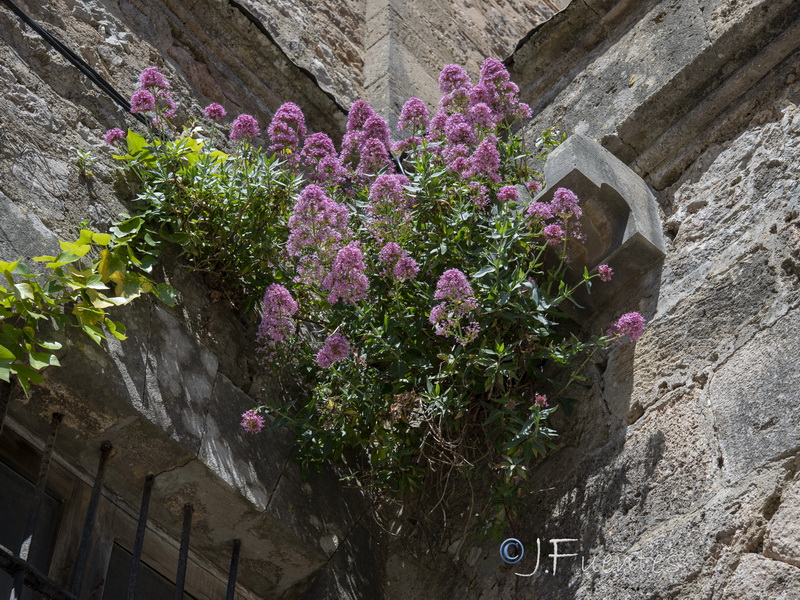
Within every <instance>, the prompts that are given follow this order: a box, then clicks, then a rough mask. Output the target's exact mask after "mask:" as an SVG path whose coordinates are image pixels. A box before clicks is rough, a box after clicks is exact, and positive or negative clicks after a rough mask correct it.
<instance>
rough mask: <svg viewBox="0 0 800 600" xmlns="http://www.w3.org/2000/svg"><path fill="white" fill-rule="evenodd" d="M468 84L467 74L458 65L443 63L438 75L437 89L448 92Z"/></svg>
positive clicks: (443, 92) (444, 92)
mask: <svg viewBox="0 0 800 600" xmlns="http://www.w3.org/2000/svg"><path fill="white" fill-rule="evenodd" d="M468 85H469V75H467V72H466V71H465V70H464V69H462V68H461V67H459V66H458V65H445V67H444V68H443V69H442V72H441V74H440V75H439V90H440V91H441V92H442V94H448V93H450V92H452V91H453V90H456V89H458V88H461V87H466V86H468Z"/></svg>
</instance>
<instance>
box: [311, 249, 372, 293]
mask: <svg viewBox="0 0 800 600" xmlns="http://www.w3.org/2000/svg"><path fill="white" fill-rule="evenodd" d="M364 271H365V267H364V256H363V255H362V254H361V249H360V248H359V247H358V243H357V242H350V243H349V244H348V245H347V246H345V247H344V248H342V249H341V250H339V253H338V254H337V255H336V259H335V260H334V261H333V268H332V269H331V272H330V273H328V275H327V276H326V277H325V279H323V281H322V287H324V288H325V289H326V290H328V291H329V292H330V294H328V302H329V303H331V304H336V303H337V302H338V301H339V300H341V301H342V302H344V303H345V304H355V303H356V302H358V301H359V300H363V299H364V297H365V296H366V295H367V289H368V288H369V280H368V279H367V276H366V275H364Z"/></svg>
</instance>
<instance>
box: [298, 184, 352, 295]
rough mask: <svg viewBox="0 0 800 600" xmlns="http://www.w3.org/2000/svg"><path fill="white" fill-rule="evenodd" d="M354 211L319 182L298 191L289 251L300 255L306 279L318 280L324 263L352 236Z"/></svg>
mask: <svg viewBox="0 0 800 600" xmlns="http://www.w3.org/2000/svg"><path fill="white" fill-rule="evenodd" d="M349 219H350V213H349V212H348V210H347V207H346V206H344V205H343V204H339V203H338V202H335V201H334V200H331V198H329V197H328V195H327V194H326V193H325V190H323V189H322V188H321V187H319V186H318V185H314V184H311V185H308V186H306V187H305V188H303V190H302V191H301V192H300V193H299V194H298V196H297V201H296V202H295V205H294V210H293V211H292V216H291V217H289V238H288V240H287V241H286V252H287V254H288V255H289V256H291V257H295V258H300V265H299V267H298V272H300V274H301V275H303V277H301V279H302V280H303V281H305V282H306V283H312V282H316V281H317V280H318V277H319V267H320V266H321V264H324V265H330V264H331V261H332V260H333V259H334V257H335V256H336V252H337V251H338V249H339V248H341V246H342V244H343V243H344V242H345V241H346V240H347V239H349V238H351V237H352V232H351V231H350V228H349V227H348V226H347V224H348V221H349Z"/></svg>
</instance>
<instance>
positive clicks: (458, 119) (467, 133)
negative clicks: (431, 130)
mask: <svg viewBox="0 0 800 600" xmlns="http://www.w3.org/2000/svg"><path fill="white" fill-rule="evenodd" d="M444 134H445V136H446V137H447V142H448V143H449V144H450V145H453V146H454V145H456V144H464V145H467V146H475V144H477V143H478V138H477V136H476V135H475V132H474V131H473V130H472V125H470V122H469V121H468V120H467V118H466V117H465V116H464V115H462V114H461V113H454V114H452V115H450V116H449V117H448V118H447V122H446V123H445V126H444Z"/></svg>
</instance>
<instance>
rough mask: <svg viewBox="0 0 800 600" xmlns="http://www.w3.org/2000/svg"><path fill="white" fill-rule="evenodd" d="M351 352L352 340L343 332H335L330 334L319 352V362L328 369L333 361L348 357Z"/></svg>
mask: <svg viewBox="0 0 800 600" xmlns="http://www.w3.org/2000/svg"><path fill="white" fill-rule="evenodd" d="M348 354H350V342H349V341H348V340H347V338H346V337H344V336H343V335H342V334H341V333H334V334H333V335H330V336H328V338H327V339H326V340H325V343H324V344H323V346H322V348H321V349H320V351H319V352H317V364H318V365H319V366H320V367H322V368H323V369H327V368H328V367H330V366H331V365H332V364H333V363H335V362H339V361H340V360H344V359H345V358H347V355H348Z"/></svg>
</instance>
